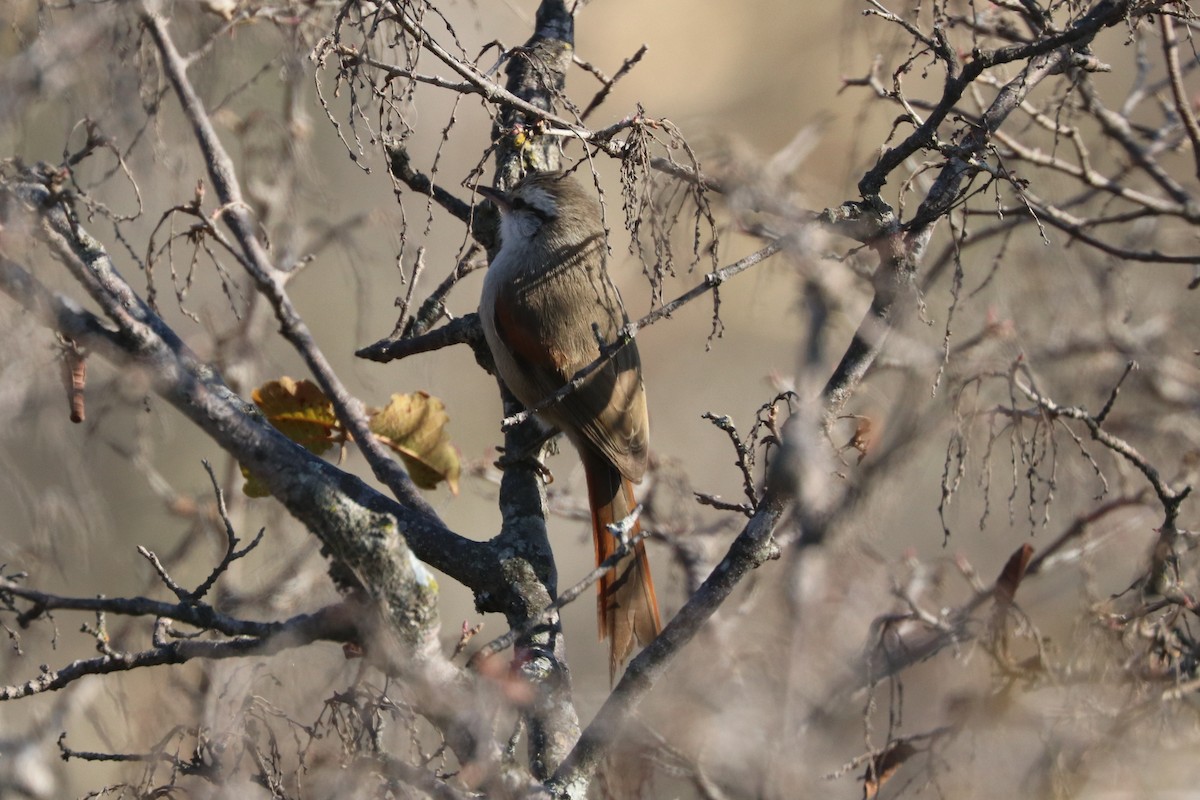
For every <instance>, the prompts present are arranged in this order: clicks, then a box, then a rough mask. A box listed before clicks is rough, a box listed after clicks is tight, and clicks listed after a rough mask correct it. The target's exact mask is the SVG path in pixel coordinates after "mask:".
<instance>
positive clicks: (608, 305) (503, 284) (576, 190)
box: [478, 171, 662, 680]
mask: <svg viewBox="0 0 1200 800" xmlns="http://www.w3.org/2000/svg"><path fill="white" fill-rule="evenodd" d="M478 189H479V192H480V193H481V194H482V195H483V196H484V197H486V198H488V199H489V200H491V201H492V202H493V203H494V204H495V206H496V207H497V208H498V209H499V212H500V226H499V234H500V246H499V249H498V250H497V251H496V252H495V255H494V256H493V257H492V259H491V264H490V265H489V267H488V270H487V274H486V277H485V278H484V282H483V290H482V292H481V295H480V302H479V319H480V322H481V323H482V327H483V333H484V338H485V339H486V340H487V344H488V348H489V349H490V350H491V352H492V358H493V361H494V362H495V365H496V371H497V373H498V374H499V377H500V379H501V380H502V381H503V382H504V384H505V385H506V386H507V387H508V389H509V390H510V391H511V392H512V393H513V395H514V396H515V397H516V398H517V399H518V400H520V401H521V403H522V404H523V405H524V406H525V407H526V408H530V409H535V414H536V416H537V417H538V418H539V419H540V420H541V421H542V422H543V423H545V424H546V425H548V426H550V427H552V428H554V429H557V430H559V431H562V432H563V433H564V434H565V435H566V437H567V439H568V440H570V442H571V444H572V445H573V446H574V448H575V449H576V450H577V451H578V453H579V457H580V460H581V462H582V464H583V471H584V475H585V480H586V483H587V492H588V504H589V507H590V509H591V518H592V541H593V543H594V545H595V551H596V564H597V565H599V564H601V563H603V562H604V561H605V560H606V559H607V558H609V557H610V556H611V555H612V554H613V553H614V552H615V551H616V549H617V540H616V537H615V536H614V534H613V533H612V531H611V530H610V528H609V527H608V526H609V525H612V524H614V523H619V522H621V521H623V520H626V519H627V518H628V517H629V516H630V514H631V513H632V511H633V510H634V508H635V507H636V503H635V500H634V490H633V486H634V484H637V483H640V482H641V480H642V477H643V475H644V474H645V472H646V463H647V454H648V448H649V427H648V422H649V420H648V414H647V410H646V391H645V386H644V384H643V380H642V367H641V358H640V356H639V355H638V350H637V345H636V344H635V343H634V342H633V341H632V340H630V341H628V342H626V343H625V344H623V345H622V346H621V347H620V348H619V349H617V350H616V351H615V352H614V353H613V354H612V356H611V358H610V359H609V360H608V361H606V362H605V363H604V364H603V365H602V366H600V367H599V368H597V369H595V370H594V371H593V372H591V373H589V374H588V375H587V376H586V378H585V379H584V380H583V381H582V383H581V384H580V385H579V386H578V387H577V388H575V389H574V390H572V391H570V392H569V393H568V394H566V395H565V396H563V397H562V398H561V399H558V400H556V401H555V402H553V403H551V404H549V405H546V401H547V399H548V398H549V397H550V396H552V395H554V394H555V392H557V391H559V390H560V389H561V388H562V387H563V386H565V385H566V384H567V383H568V382H570V381H571V379H572V378H573V377H574V376H575V375H576V373H578V372H579V371H580V370H581V369H583V368H584V367H587V366H588V365H590V364H592V363H593V362H594V361H596V359H597V358H599V357H600V355H601V342H603V343H605V344H610V343H612V342H614V341H615V339H616V338H617V336H618V334H619V332H620V329H621V328H622V326H623V325H624V324H625V323H627V322H628V317H627V316H626V313H625V308H624V305H623V304H622V302H621V297H620V294H619V293H618V292H617V288H616V286H615V285H613V283H612V280H611V279H610V277H609V275H608V271H607V268H606V261H607V255H608V246H607V240H606V236H605V230H604V225H603V221H602V220H603V218H602V216H601V212H600V204H599V202H598V201H597V199H596V196H595V194H594V193H593V192H592V191H589V190H588V189H586V188H585V187H584V185H583V184H582V183H581V182H580V181H579V180H578V179H576V178H575V177H573V176H571V175H570V174H567V173H564V172H561V171H547V172H530V173H529V174H527V175H526V176H525V177H524V178H522V179H521V181H519V182H518V183H517V184H516V185H514V186H513V187H512V189H511V190H509V191H507V192H504V191H500V190H497V189H493V188H491V187H487V186H479V187H478ZM542 406H545V407H542ZM639 530H640V525H639V524H638V523H637V521H636V520H635V521H634V523H633V525H632V526H631V529H630V530H629V536H631V537H632V536H634V535H636V534H637V533H638V532H639ZM596 611H597V622H598V626H599V631H600V638H601V639H602V640H603V639H608V641H609V678H610V680H612V679H613V677H614V676H615V675H616V672H617V670H618V669H619V667H620V666H621V664H622V663H624V661H625V659H626V658H628V656H629V654H630V653H631V652H632V651H633V647H634V640H635V639H636V640H637V642H638V643H639V644H641V645H642V646H645V645H647V644H649V643H650V642H651V641H652V640H653V639H654V638H655V637H656V636H657V635H658V634H659V632H660V631H661V630H662V619H661V618H660V616H659V611H658V601H657V598H656V597H655V593H654V582H653V580H652V578H651V575H650V562H649V559H648V558H647V555H646V547H645V544H644V542H642V541H638V542H637V543H636V544H635V545H634V546H633V548H632V550H631V552H630V553H629V554H628V555H626V556H625V557H624V558H622V559H621V560H620V561H619V562H618V564H617V565H616V566H615V567H614V568H613V569H611V570H610V571H608V572H607V573H605V575H604V576H603V577H602V578H601V579H600V581H599V587H598V596H597V608H596Z"/></svg>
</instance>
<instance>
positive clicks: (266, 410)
mask: <svg viewBox="0 0 1200 800" xmlns="http://www.w3.org/2000/svg"><path fill="white" fill-rule="evenodd" d="M250 397H251V399H252V400H254V404H255V405H257V406H258V407H259V408H260V409H261V410H262V412H263V416H265V417H266V418H267V419H268V420H269V421H270V423H271V424H272V425H274V426H275V427H276V428H278V429H279V431H280V433H282V434H283V435H284V436H286V437H288V438H289V439H291V440H292V441H293V442H296V443H297V444H299V445H302V446H303V447H304V448H305V449H306V450H309V451H310V452H313V453H316V454H317V455H321V454H322V453H324V452H325V451H326V450H328V449H329V448H330V447H332V446H333V442H334V439H335V436H337V435H340V433H341V425H340V424H339V423H338V420H337V417H336V416H334V413H333V403H331V402H330V401H329V398H328V397H326V396H325V393H324V392H322V391H321V389H320V387H318V386H317V385H316V384H315V383H313V382H312V381H308V380H301V381H294V380H292V379H291V378H289V377H287V376H284V377H282V378H280V379H279V380H277V381H270V382H268V383H264V384H263V385H262V386H260V387H258V388H257V389H255V390H254V391H253V392H251V394H250Z"/></svg>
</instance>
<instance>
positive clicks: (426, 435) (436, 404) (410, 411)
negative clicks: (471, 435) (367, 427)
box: [371, 392, 462, 494]
mask: <svg viewBox="0 0 1200 800" xmlns="http://www.w3.org/2000/svg"><path fill="white" fill-rule="evenodd" d="M449 421H450V417H449V416H448V415H447V414H446V406H445V404H444V403H442V401H441V400H439V399H437V398H436V397H430V396H429V395H428V394H426V393H425V392H413V393H412V394H394V395H392V401H391V402H390V403H388V405H387V407H386V408H383V409H381V410H379V411H376V412H375V414H373V415H372V417H371V432H372V433H374V434H375V435H376V436H378V437H379V439H380V441H382V442H383V443H385V444H386V445H387V446H388V447H390V448H392V449H393V450H395V451H396V452H397V453H398V454H399V455H400V458H401V459H403V461H404V466H405V467H406V468H407V469H408V473H409V475H410V476H412V479H413V483H415V484H417V486H419V487H421V488H422V489H433V488H436V487H437V484H438V482H440V481H445V482H446V485H447V486H449V487H450V491H451V492H453V493H454V494H458V476H459V473H460V472H461V471H462V463H461V460H460V459H459V455H458V449H457V448H456V447H455V446H454V445H453V444H451V443H450V435H449V434H448V433H447V432H446V424H447V423H448V422H449Z"/></svg>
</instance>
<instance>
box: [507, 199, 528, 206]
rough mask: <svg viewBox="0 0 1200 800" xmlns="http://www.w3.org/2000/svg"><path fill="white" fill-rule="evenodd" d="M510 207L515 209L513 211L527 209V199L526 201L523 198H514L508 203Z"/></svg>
mask: <svg viewBox="0 0 1200 800" xmlns="http://www.w3.org/2000/svg"><path fill="white" fill-rule="evenodd" d="M508 205H509V206H510V207H511V208H513V209H522V208H524V207H525V206H526V205H527V204H526V202H525V199H524V198H523V197H514V198H513V199H511V200H509V201H508Z"/></svg>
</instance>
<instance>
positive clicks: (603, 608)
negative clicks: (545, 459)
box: [583, 452, 662, 680]
mask: <svg viewBox="0 0 1200 800" xmlns="http://www.w3.org/2000/svg"><path fill="white" fill-rule="evenodd" d="M583 467H584V472H585V474H586V476H587V487H588V500H589V503H590V505H591V508H592V542H593V543H594V544H595V547H596V563H597V564H600V563H602V562H603V561H604V560H605V559H607V558H608V557H609V556H611V555H612V554H613V553H614V552H616V549H617V540H616V537H614V536H613V535H612V533H611V532H610V531H609V530H608V526H609V525H611V524H612V523H614V522H620V521H621V520H623V519H625V518H626V517H627V516H629V514H630V512H632V511H633V509H634V506H635V505H636V504H635V503H634V499H633V484H632V483H631V482H630V481H629V479H628V478H625V477H623V476H622V475H621V473H620V472H619V471H618V470H617V468H616V467H614V466H613V465H612V464H610V463H609V462H608V459H606V458H604V456H602V455H600V454H598V453H590V452H589V453H585V454H583ZM640 530H641V526H640V525H638V524H637V523H635V524H634V525H633V528H632V529H631V530H630V533H629V535H630V536H633V535H635V534H637V533H638V531H640ZM596 615H597V622H598V624H599V628H600V638H601V639H608V640H609V662H608V673H609V678H610V680H611V679H612V678H614V677H615V676H616V674H617V669H618V668H619V667H620V666H621V664H622V663H623V662H624V661H625V659H626V658H627V657H628V656H629V654H630V652H632V651H633V645H634V640H635V639H636V640H637V642H638V643H639V644H641V645H647V644H649V643H650V641H651V640H653V639H654V637H656V636H658V634H659V631H661V630H662V620H661V619H660V618H659V615H658V600H657V598H656V597H655V595H654V581H653V580H652V579H651V577H650V561H649V559H648V558H647V557H646V546H645V543H644V542H638V543H637V544H636V545H634V547H633V551H632V552H631V553H629V554H628V555H627V556H625V557H624V558H622V559H621V560H620V561H619V562H618V563H617V566H616V567H614V568H613V569H612V570H610V571H609V572H607V573H605V575H604V577H602V578H601V579H600V586H599V595H598V597H597V600H596Z"/></svg>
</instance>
